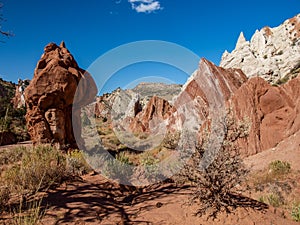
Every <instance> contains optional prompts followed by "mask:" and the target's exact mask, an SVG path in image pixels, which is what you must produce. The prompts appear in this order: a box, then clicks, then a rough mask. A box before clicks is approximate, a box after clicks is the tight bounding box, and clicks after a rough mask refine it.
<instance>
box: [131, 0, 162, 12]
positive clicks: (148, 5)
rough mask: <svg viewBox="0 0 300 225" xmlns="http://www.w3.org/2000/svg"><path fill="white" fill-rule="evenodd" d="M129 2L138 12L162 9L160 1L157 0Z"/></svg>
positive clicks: (133, 0) (134, 0)
mask: <svg viewBox="0 0 300 225" xmlns="http://www.w3.org/2000/svg"><path fill="white" fill-rule="evenodd" d="M128 2H129V3H131V7H132V9H134V10H135V11H137V12H138V13H151V12H154V11H157V10H161V9H162V7H161V5H160V2H159V1H156V0H128Z"/></svg>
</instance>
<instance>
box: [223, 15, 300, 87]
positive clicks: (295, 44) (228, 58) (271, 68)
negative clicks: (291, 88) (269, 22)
mask: <svg viewBox="0 0 300 225" xmlns="http://www.w3.org/2000/svg"><path fill="white" fill-rule="evenodd" d="M299 27H300V14H298V15H297V16H295V17H294V18H292V19H289V20H286V21H285V22H284V23H283V24H282V25H280V26H278V27H275V28H270V27H264V28H262V29H261V30H256V32H255V34H254V35H253V36H252V38H251V40H250V41H247V40H246V39H245V37H244V35H243V33H241V34H240V36H239V38H238V41H237V44H236V47H235V49H234V50H233V51H232V52H231V53H229V52H227V51H225V52H224V54H223V56H222V60H221V63H220V66H222V67H224V68H239V69H242V70H243V72H244V73H245V74H246V75H247V76H248V77H254V76H259V77H262V78H264V79H265V80H266V81H268V82H270V83H276V82H278V80H280V79H283V78H284V77H285V76H287V74H289V72H290V71H291V70H292V69H293V68H295V67H296V65H297V64H299V62H300V30H299Z"/></svg>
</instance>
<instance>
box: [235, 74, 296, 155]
mask: <svg viewBox="0 0 300 225" xmlns="http://www.w3.org/2000/svg"><path fill="white" fill-rule="evenodd" d="M299 87H300V77H298V78H295V79H293V80H291V81H290V82H288V83H287V84H285V85H283V86H280V87H275V86H271V85H269V84H268V83H267V82H266V81H264V80H263V79H261V78H252V79H250V80H248V81H247V82H246V83H244V84H243V85H242V86H241V88H240V89H239V90H238V91H237V92H236V93H235V94H234V95H233V96H232V98H231V99H230V104H231V105H232V106H233V108H234V112H235V115H236V120H242V119H243V118H245V117H248V118H250V121H251V130H250V134H249V136H248V138H246V139H245V140H243V141H240V143H239V144H240V146H241V149H242V152H243V154H245V155H253V154H256V153H258V152H261V151H263V150H266V149H268V148H273V147H275V146H276V145H277V144H278V143H280V142H281V141H282V140H284V139H285V138H287V137H289V136H291V135H292V134H294V133H295V132H296V131H298V130H299V129H300V114H299V110H300V97H299V96H300V95H299V94H300V91H299Z"/></svg>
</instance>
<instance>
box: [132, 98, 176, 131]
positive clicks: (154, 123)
mask: <svg viewBox="0 0 300 225" xmlns="http://www.w3.org/2000/svg"><path fill="white" fill-rule="evenodd" d="M173 112H174V108H173V106H172V105H171V104H170V103H169V102H168V101H167V100H165V99H163V98H159V97H157V96H153V97H152V98H151V99H150V101H149V102H148V103H147V105H146V106H145V108H144V109H143V110H142V111H141V112H139V113H138V114H137V115H136V116H134V117H132V118H131V122H130V125H129V127H130V130H132V131H133V133H139V132H149V131H151V130H154V129H156V128H157V127H159V125H160V124H161V123H163V121H166V120H167V119H168V118H169V117H170V116H171V115H172V113H173Z"/></svg>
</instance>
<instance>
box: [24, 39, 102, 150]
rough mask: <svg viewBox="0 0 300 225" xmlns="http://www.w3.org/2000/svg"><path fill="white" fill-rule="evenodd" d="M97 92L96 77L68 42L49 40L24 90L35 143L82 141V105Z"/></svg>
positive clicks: (29, 126) (65, 143)
mask: <svg viewBox="0 0 300 225" xmlns="http://www.w3.org/2000/svg"><path fill="white" fill-rule="evenodd" d="M96 94H97V87H96V85H95V83H94V80H93V79H92V77H91V76H90V74H89V73H87V72H86V71H85V70H83V69H81V68H79V66H78V65H77V63H76V61H75V59H74V57H73V56H72V55H71V53H70V52H69V51H68V49H67V48H66V47H65V44H64V43H63V42H62V43H61V45H60V46H57V45H56V44H54V43H50V44H48V45H47V46H46V47H45V49H44V54H43V55H42V57H41V59H40V60H39V62H38V63H37V66H36V69H35V71H34V77H33V79H32V81H31V82H30V85H29V86H28V87H27V88H26V90H25V101H26V107H27V114H26V121H27V128H28V132H29V134H30V136H31V139H32V141H33V143H34V144H36V143H57V144H58V145H59V146H60V147H63V146H69V147H71V148H77V147H78V145H77V144H79V145H81V143H78V142H82V140H81V139H80V134H81V120H80V113H81V111H80V108H81V107H83V106H85V105H87V104H89V103H91V102H92V101H93V100H94V97H95V96H96ZM72 111H73V112H72ZM72 116H73V119H72ZM73 128H74V129H73ZM74 132H75V134H74ZM75 135H76V138H77V140H75ZM76 141H77V142H76Z"/></svg>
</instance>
